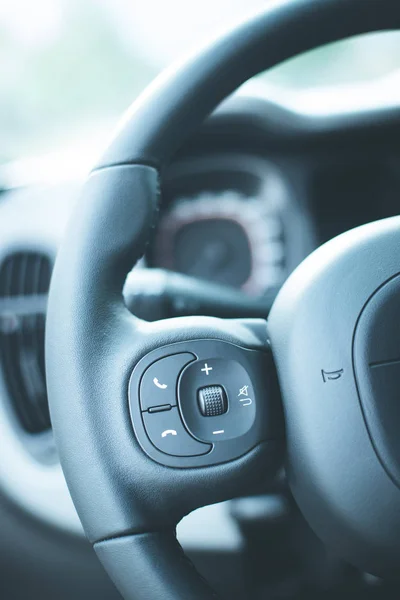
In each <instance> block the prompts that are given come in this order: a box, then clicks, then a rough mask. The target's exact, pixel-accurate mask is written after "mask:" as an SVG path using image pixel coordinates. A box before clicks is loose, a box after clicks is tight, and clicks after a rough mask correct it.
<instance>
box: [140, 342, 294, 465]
mask: <svg viewBox="0 0 400 600" xmlns="http://www.w3.org/2000/svg"><path fill="white" fill-rule="evenodd" d="M129 406H130V413H131V419H132V425H133V429H134V432H135V436H136V439H137V440H138V442H139V444H140V445H141V447H142V448H143V450H144V451H145V452H146V454H147V455H148V456H150V457H151V458H152V459H153V460H155V461H156V462H158V463H160V464H163V465H166V466H170V467H177V468H188V467H204V466H209V465H215V464H219V463H223V462H227V461H230V460H233V459H235V458H238V457H240V456H243V455H244V454H246V453H247V452H249V451H250V450H251V449H253V448H254V447H255V446H257V445H258V444H260V443H261V442H264V441H268V442H272V441H275V440H280V439H281V438H282V437H283V426H282V422H283V421H282V414H281V404H280V402H279V390H278V385H277V381H276V374H275V369H274V365H273V360H272V356H271V354H270V353H269V352H268V351H266V352H260V351H257V350H249V349H246V348H242V347H240V346H236V345H234V344H230V343H228V342H222V341H219V340H192V341H188V342H178V343H176V344H170V345H169V346H164V347H162V348H158V349H157V350H154V351H153V352H150V353H149V354H147V355H146V356H145V357H144V358H143V359H142V360H141V361H140V362H139V363H138V364H137V365H136V367H135V369H134V371H133V373H132V376H131V379H130V382H129Z"/></svg>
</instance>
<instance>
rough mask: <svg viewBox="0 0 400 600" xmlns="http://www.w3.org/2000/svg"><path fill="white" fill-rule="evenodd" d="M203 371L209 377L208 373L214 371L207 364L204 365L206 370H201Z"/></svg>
mask: <svg viewBox="0 0 400 600" xmlns="http://www.w3.org/2000/svg"><path fill="white" fill-rule="evenodd" d="M201 370H202V371H204V373H205V374H206V375H208V371H212V367H209V366H208V364H207V363H205V364H204V369H201Z"/></svg>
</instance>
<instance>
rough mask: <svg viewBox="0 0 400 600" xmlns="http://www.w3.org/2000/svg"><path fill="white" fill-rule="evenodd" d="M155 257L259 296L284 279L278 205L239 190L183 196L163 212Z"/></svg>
mask: <svg viewBox="0 0 400 600" xmlns="http://www.w3.org/2000/svg"><path fill="white" fill-rule="evenodd" d="M152 262H153V265H154V266H157V267H162V268H165V269H169V270H173V271H177V272H179V273H185V274H187V275H192V276H195V277H199V278H202V279H205V280H209V281H213V282H218V283H223V284H226V285H230V286H233V287H235V288H240V289H243V290H244V291H245V292H247V293H248V294H251V295H260V294H262V293H263V292H265V291H266V290H267V289H269V288H272V287H277V286H279V285H281V284H282V282H283V280H284V278H285V244H284V232H283V223H282V220H281V217H280V214H279V210H277V207H273V206H270V205H268V204H267V203H266V201H265V198H264V199H263V198H261V197H255V198H251V197H246V196H245V195H243V194H241V193H240V192H237V191H235V190H232V191H226V192H215V191H212V192H211V191H210V192H202V193H200V194H197V195H195V196H191V197H182V198H178V199H176V200H175V201H174V202H173V203H172V204H171V205H170V207H169V210H168V211H167V212H165V213H164V215H163V216H162V217H161V221H160V224H159V228H158V233H157V236H156V240H155V245H154V250H153V261H152Z"/></svg>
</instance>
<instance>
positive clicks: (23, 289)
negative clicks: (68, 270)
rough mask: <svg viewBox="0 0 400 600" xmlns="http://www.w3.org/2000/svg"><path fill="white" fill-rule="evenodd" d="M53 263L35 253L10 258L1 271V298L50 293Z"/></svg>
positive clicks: (22, 253)
mask: <svg viewBox="0 0 400 600" xmlns="http://www.w3.org/2000/svg"><path fill="white" fill-rule="evenodd" d="M50 277H51V263H50V260H49V258H48V257H47V256H45V255H43V254H37V253H35V252H18V253H16V254H11V255H10V256H8V257H7V258H6V259H5V260H4V262H3V264H2V265H1V269H0V298H11V297H16V296H40V295H41V294H47V292H48V291H49V285H50Z"/></svg>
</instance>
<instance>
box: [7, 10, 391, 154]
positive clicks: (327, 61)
mask: <svg viewBox="0 0 400 600" xmlns="http://www.w3.org/2000/svg"><path fill="white" fill-rule="evenodd" d="M268 2H269V0H202V1H201V2H190V1H187V0H36V1H35V2H32V1H31V0H13V1H12V2H11V1H10V2H9V1H7V0H6V1H3V2H1V3H0V72H1V75H2V85H1V94H0V136H1V140H2V143H1V146H0V164H3V165H4V163H6V162H9V161H14V160H16V159H21V158H27V157H33V156H39V155H40V156H42V155H45V154H47V153H49V152H63V153H64V156H67V155H68V151H71V152H73V153H75V151H76V149H77V148H79V149H82V144H88V145H89V146H91V147H93V148H98V147H99V143H103V140H105V139H107V136H108V135H109V132H110V130H111V129H112V128H113V126H114V125H115V122H116V120H117V119H118V117H119V116H120V114H121V112H123V111H124V110H125V109H126V108H127V106H129V104H130V103H131V101H132V100H133V99H134V98H135V97H136V96H137V95H138V94H139V93H140V92H141V91H142V90H143V88H144V87H145V86H146V85H147V84H148V83H149V82H150V81H151V80H152V79H153V78H154V77H155V76H156V75H157V73H158V72H159V71H160V70H162V68H163V67H165V66H166V65H167V64H169V63H170V62H171V61H173V60H174V59H175V58H177V57H178V56H181V55H183V54H184V53H186V52H188V51H190V50H191V49H192V48H193V47H195V46H196V45H198V44H200V43H201V42H202V41H204V40H205V39H206V38H207V37H209V36H211V35H214V34H215V33H217V32H218V30H220V29H221V28H223V27H225V26H227V25H228V24H229V22H231V21H234V20H237V19H240V17H241V16H242V15H244V14H247V13H248V12H249V11H252V10H256V9H257V8H259V7H262V6H263V5H265V4H267V3H268ZM377 38H379V39H377ZM397 70H400V35H399V34H398V33H389V34H378V35H373V36H368V37H367V38H360V39H358V40H357V39H356V40H351V41H346V42H341V43H337V44H334V45H332V46H329V47H326V48H323V49H320V50H318V51H314V52H311V53H308V54H307V55H305V56H303V57H300V58H298V59H295V60H292V61H289V62H288V63H287V64H286V65H283V66H280V67H279V68H277V69H274V70H272V71H270V72H269V73H268V74H265V75H263V76H262V80H263V81H264V83H265V84H267V85H269V86H271V87H279V88H280V89H282V88H284V90H286V92H287V94H288V95H289V94H293V91H296V90H304V89H305V88H310V87H314V86H326V85H338V84H343V85H348V84H351V83H354V82H355V81H357V80H358V81H359V80H370V79H374V78H375V79H376V78H379V77H385V76H387V75H389V74H392V73H395V72H396V71H397ZM396 82H398V80H397V79H396Z"/></svg>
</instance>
